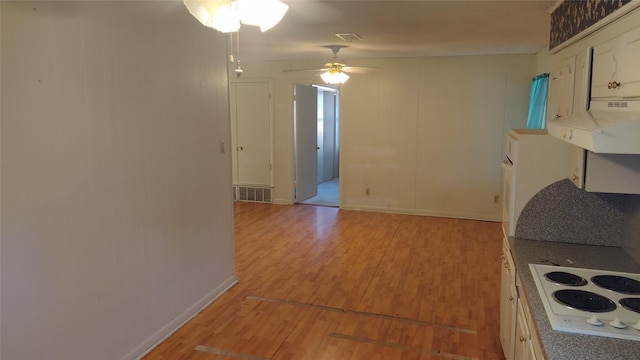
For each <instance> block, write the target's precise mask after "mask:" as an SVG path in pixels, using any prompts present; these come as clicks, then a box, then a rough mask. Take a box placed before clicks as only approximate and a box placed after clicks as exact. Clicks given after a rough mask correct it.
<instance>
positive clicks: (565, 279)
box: [544, 271, 587, 286]
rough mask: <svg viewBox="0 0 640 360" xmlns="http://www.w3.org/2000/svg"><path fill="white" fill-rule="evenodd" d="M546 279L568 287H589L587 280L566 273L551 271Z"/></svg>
mask: <svg viewBox="0 0 640 360" xmlns="http://www.w3.org/2000/svg"><path fill="white" fill-rule="evenodd" d="M544 277H546V278H547V279H549V280H551V281H553V282H554V283H558V284H562V285H568V286H585V285H587V279H585V278H583V277H582V276H578V275H574V274H571V273H568V272H564V271H551V272H548V273H546V274H544Z"/></svg>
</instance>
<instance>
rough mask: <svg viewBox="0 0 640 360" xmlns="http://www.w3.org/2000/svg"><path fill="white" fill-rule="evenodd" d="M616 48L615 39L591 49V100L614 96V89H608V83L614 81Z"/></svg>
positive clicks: (616, 42)
mask: <svg viewBox="0 0 640 360" xmlns="http://www.w3.org/2000/svg"><path fill="white" fill-rule="evenodd" d="M617 48H618V39H617V38H616V39H613V40H610V41H607V42H605V43H602V44H600V45H598V46H595V47H594V48H593V73H592V78H591V97H592V98H601V97H613V96H616V89H610V88H609V83H611V82H612V81H615V80H616V71H617Z"/></svg>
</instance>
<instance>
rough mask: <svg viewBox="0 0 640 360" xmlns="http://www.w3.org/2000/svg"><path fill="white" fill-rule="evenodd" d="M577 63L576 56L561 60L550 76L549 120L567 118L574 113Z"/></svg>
mask: <svg viewBox="0 0 640 360" xmlns="http://www.w3.org/2000/svg"><path fill="white" fill-rule="evenodd" d="M575 61H576V58H575V56H572V57H570V58H567V59H564V60H561V61H560V62H558V64H557V65H556V68H555V69H554V70H553V71H552V72H551V74H550V75H549V77H550V82H549V106H548V114H547V115H548V119H555V118H557V117H561V116H566V115H569V114H571V113H572V112H573V82H574V77H575V71H574V70H575V69H574V68H575Z"/></svg>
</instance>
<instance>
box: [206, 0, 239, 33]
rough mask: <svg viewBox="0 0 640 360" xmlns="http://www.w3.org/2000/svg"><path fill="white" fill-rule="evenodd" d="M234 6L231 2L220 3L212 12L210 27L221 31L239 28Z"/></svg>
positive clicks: (232, 30) (233, 30) (227, 31)
mask: <svg viewBox="0 0 640 360" xmlns="http://www.w3.org/2000/svg"><path fill="white" fill-rule="evenodd" d="M235 6H236V4H235V3H232V2H225V3H224V4H222V6H220V7H219V8H218V10H217V11H216V12H215V13H214V14H213V19H212V22H211V27H212V28H214V29H216V30H218V31H220V32H223V33H229V32H236V31H238V30H240V18H239V17H238V11H237V9H235Z"/></svg>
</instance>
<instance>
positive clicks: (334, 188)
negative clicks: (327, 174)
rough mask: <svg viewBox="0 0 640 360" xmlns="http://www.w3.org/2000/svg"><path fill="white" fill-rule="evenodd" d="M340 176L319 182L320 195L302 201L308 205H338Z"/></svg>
mask: <svg viewBox="0 0 640 360" xmlns="http://www.w3.org/2000/svg"><path fill="white" fill-rule="evenodd" d="M339 179H340V178H333V179H332V180H329V181H324V182H321V183H320V184H318V195H316V196H314V197H312V198H309V199H307V200H304V201H302V202H300V203H301V204H307V205H320V206H332V207H338V206H339V205H340V186H339V185H340V184H339Z"/></svg>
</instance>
